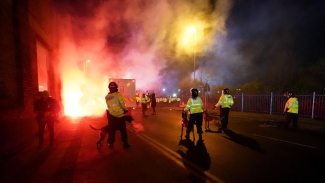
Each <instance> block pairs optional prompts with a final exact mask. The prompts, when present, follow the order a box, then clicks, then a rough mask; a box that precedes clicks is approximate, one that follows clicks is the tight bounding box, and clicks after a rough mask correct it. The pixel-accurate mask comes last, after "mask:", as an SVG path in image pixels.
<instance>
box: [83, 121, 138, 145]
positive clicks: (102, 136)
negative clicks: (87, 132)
mask: <svg viewBox="0 0 325 183" xmlns="http://www.w3.org/2000/svg"><path fill="white" fill-rule="evenodd" d="M124 119H125V121H127V122H130V123H131V122H132V121H134V119H133V117H132V116H130V115H127V116H124ZM89 127H90V128H91V129H92V130H99V131H100V132H99V140H98V141H97V142H96V146H97V149H100V148H101V147H103V144H102V141H103V140H104V139H105V138H106V135H107V134H108V132H109V128H110V126H109V124H108V125H106V126H104V127H102V128H95V127H93V126H91V125H90V124H89Z"/></svg>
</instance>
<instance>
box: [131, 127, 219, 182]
mask: <svg viewBox="0 0 325 183" xmlns="http://www.w3.org/2000/svg"><path fill="white" fill-rule="evenodd" d="M127 128H128V129H129V130H130V131H134V129H132V128H131V127H130V126H128V125H127ZM138 137H140V138H141V139H142V140H144V141H146V142H147V143H149V144H151V146H153V147H155V148H156V149H157V150H159V151H160V152H162V153H163V154H164V155H165V156H167V157H169V158H170V159H172V160H173V161H174V162H175V163H176V164H178V165H180V166H181V167H183V168H185V169H187V170H189V171H191V173H192V174H194V175H196V176H197V178H200V179H201V180H204V181H206V182H207V183H209V182H218V183H223V182H224V181H223V180H221V179H219V178H218V177H216V176H214V175H213V174H211V173H210V172H208V171H205V170H202V169H201V168H200V167H198V166H196V165H195V164H194V163H192V162H191V161H189V160H186V159H182V157H181V156H180V155H179V154H178V153H175V152H174V151H172V150H171V149H169V148H168V147H166V146H164V145H162V144H161V143H159V142H157V141H155V140H154V139H152V138H150V137H148V136H147V135H145V134H142V133H139V134H138ZM183 161H185V162H186V163H187V164H188V165H191V167H192V168H194V169H196V170H197V171H199V172H202V173H203V174H204V175H205V176H206V177H202V176H201V175H199V174H198V173H197V172H196V171H195V170H191V168H189V167H187V168H186V167H185V166H184V163H183ZM207 178H208V179H210V180H211V181H210V180H208V179H207Z"/></svg>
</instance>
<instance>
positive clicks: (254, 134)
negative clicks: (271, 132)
mask: <svg viewBox="0 0 325 183" xmlns="http://www.w3.org/2000/svg"><path fill="white" fill-rule="evenodd" d="M253 135H255V136H259V137H263V138H267V139H272V140H277V141H281V142H286V143H289V144H295V145H298V146H303V147H309V148H314V149H315V148H316V147H313V146H308V145H304V144H299V143H294V142H289V141H285V140H281V139H276V138H272V137H266V136H263V135H257V134H253Z"/></svg>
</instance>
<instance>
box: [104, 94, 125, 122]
mask: <svg viewBox="0 0 325 183" xmlns="http://www.w3.org/2000/svg"><path fill="white" fill-rule="evenodd" d="M105 100H106V105H107V110H108V112H109V113H110V114H111V115H112V116H115V117H118V118H120V117H122V116H124V111H127V110H128V109H127V107H126V105H125V103H124V98H123V96H122V94H121V93H119V92H114V93H108V94H107V95H106V97H105Z"/></svg>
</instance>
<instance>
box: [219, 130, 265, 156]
mask: <svg viewBox="0 0 325 183" xmlns="http://www.w3.org/2000/svg"><path fill="white" fill-rule="evenodd" d="M225 133H226V134H227V136H228V137H226V136H223V138H226V139H229V140H231V141H233V142H236V143H237V144H240V145H242V146H245V147H248V148H250V149H252V150H254V151H257V152H260V153H265V151H264V149H262V148H261V147H260V144H259V143H258V142H257V141H256V140H255V139H253V138H250V137H247V136H244V135H241V134H238V133H235V132H234V131H232V130H229V129H228V130H225Z"/></svg>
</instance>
